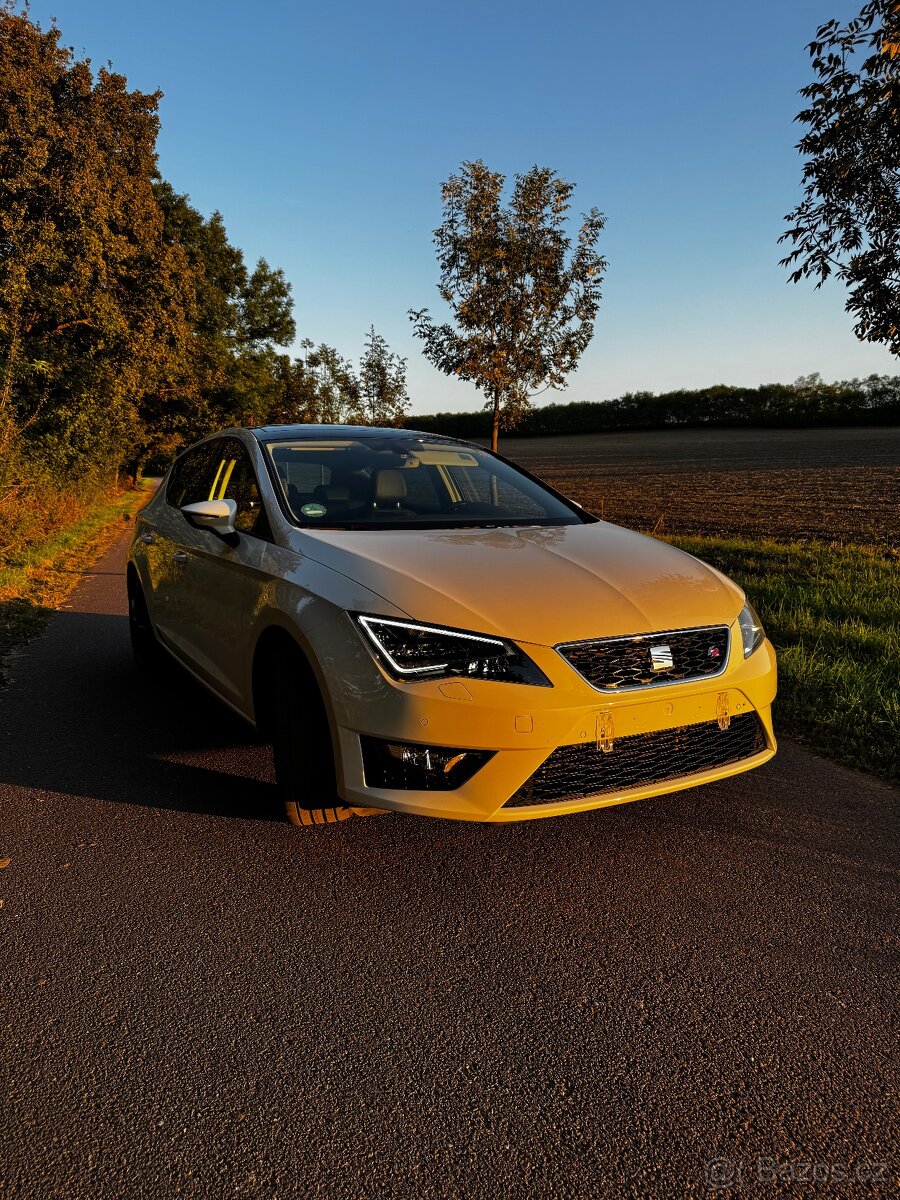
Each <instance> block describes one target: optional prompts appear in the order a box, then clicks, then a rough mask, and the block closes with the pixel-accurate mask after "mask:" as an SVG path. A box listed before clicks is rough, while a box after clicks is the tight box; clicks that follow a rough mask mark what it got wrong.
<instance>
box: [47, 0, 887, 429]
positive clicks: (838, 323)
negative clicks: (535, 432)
mask: <svg viewBox="0 0 900 1200" xmlns="http://www.w3.org/2000/svg"><path fill="white" fill-rule="evenodd" d="M859 7H860V0H853V2H851V3H849V4H848V3H846V2H844V0H753V3H752V4H731V3H723V0H703V2H699V0H681V2H680V3H677V4H673V3H672V2H671V0H667V2H662V0H645V2H644V3H643V4H641V5H633V4H629V3H621V2H620V3H616V4H613V3H610V2H608V0H596V2H595V3H574V2H570V0H558V2H557V3H544V4H536V3H532V2H531V0H524V2H519V3H512V2H510V0H482V2H481V3H471V2H470V0H462V2H460V0H457V2H456V3H454V4H453V5H437V4H435V3H428V0H420V2H419V3H408V2H406V0H397V2H391V0H388V2H386V3H382V4H375V3H371V4H363V3H357V2H352V3H351V2H346V3H342V2H341V0H332V2H331V3H327V4H326V3H318V4H315V5H313V4H309V3H287V2H275V3H273V2H269V3H267V2H266V0H259V2H258V3H257V4H256V5H255V6H254V7H251V6H249V5H247V4H238V3H232V2H231V0H219V2H218V3H211V2H209V0H199V2H196V0H195V2H191V0H186V2H184V3H173V2H172V0H154V2H153V3H147V2H146V0H125V2H123V0H51V3H44V2H43V0H41V2H40V3H32V5H31V14H32V17H33V18H34V19H36V20H38V21H40V22H41V24H42V25H45V26H46V25H47V24H48V23H49V19H50V16H51V14H52V15H55V16H56V18H57V23H58V25H59V27H60V29H61V31H62V41H63V43H64V44H65V45H70V46H73V47H74V48H75V50H76V52H77V53H78V54H79V55H82V54H86V55H88V56H89V57H91V59H92V60H93V62H94V64H95V65H96V66H100V65H101V64H103V63H104V62H106V61H107V60H111V61H112V64H113V66H114V67H115V69H116V70H119V71H121V72H122V73H123V74H125V75H126V76H127V77H128V79H129V82H130V84H131V86H132V87H137V88H141V89H143V90H153V89H155V88H157V87H159V88H161V89H162V91H163V92H164V93H165V98H164V99H163V101H162V104H161V110H160V111H161V118H162V133H161V136H160V139H159V163H160V169H161V171H162V173H163V175H164V176H165V177H166V178H168V179H169V180H170V182H171V183H172V184H173V185H174V186H175V187H176V188H177V189H178V190H179V191H183V192H187V193H189V194H190V196H191V198H192V200H193V202H194V203H195V204H196V205H197V207H198V208H200V209H201V210H202V211H203V212H205V213H209V212H211V211H212V210H213V209H216V208H217V209H219V210H220V211H221V212H222V214H223V216H224V218H225V222H226V226H227V228H228V231H229V235H230V237H231V239H232V241H233V242H235V243H236V244H237V245H239V246H241V247H242V249H243V250H244V253H245V255H246V257H247V259H248V262H251V263H252V262H253V261H255V259H256V258H257V257H259V256H264V257H265V258H267V259H268V260H269V262H270V263H271V264H273V265H275V266H280V267H283V268H284V270H285V272H286V274H287V276H288V278H289V279H290V281H291V283H292V285H293V289H294V296H295V301H296V309H295V312H296V317H297V325H298V339H299V338H300V337H310V338H312V339H313V340H314V341H317V342H318V341H326V342H329V343H331V344H333V345H336V346H337V347H338V349H339V350H340V351H341V352H342V353H343V354H344V355H346V356H347V357H351V358H354V359H357V358H358V357H359V353H360V351H361V349H362V341H363V337H364V334H365V331H366V330H367V329H368V327H369V325H370V324H373V323H374V325H375V326H376V328H377V329H378V330H379V332H381V333H382V334H384V336H385V337H386V338H387V339H388V341H389V342H390V344H391V345H392V347H393V348H395V349H397V350H399V351H400V352H401V353H402V354H404V355H406V356H407V357H408V359H409V383H410V392H411V395H412V397H413V401H414V403H413V411H418V412H432V411H437V410H439V409H470V408H474V407H477V406H478V405H479V404H480V398H479V396H478V394H477V393H476V392H475V391H474V389H473V388H471V387H470V386H469V385H467V384H464V383H460V382H458V381H456V380H450V379H447V378H445V377H444V376H442V375H440V374H439V373H438V372H437V371H435V370H434V369H433V368H432V367H431V366H430V365H429V364H428V363H427V362H426V361H425V360H424V358H423V357H422V355H421V352H420V350H419V347H418V343H417V342H416V340H415V339H414V338H413V337H412V336H411V333H410V327H409V321H408V318H407V316H406V312H407V309H409V308H411V307H415V308H419V307H423V306H425V305H428V306H430V307H431V309H432V311H434V312H440V301H439V298H438V296H437V293H436V290H435V284H436V281H437V268H436V263H435V259H434V251H433V247H432V244H431V236H432V231H433V229H434V227H435V226H436V225H437V224H438V222H439V221H440V217H441V208H440V184H441V182H442V181H443V180H444V179H445V178H446V177H447V176H448V175H449V174H451V173H452V172H454V171H456V170H457V169H458V167H459V164H460V163H461V162H462V161H463V160H464V159H475V158H482V159H484V161H485V162H486V163H487V164H488V166H489V167H491V168H492V169H493V170H500V171H503V172H505V173H507V174H508V175H512V174H514V173H515V172H516V171H520V170H527V169H528V167H530V166H531V165H532V164H534V163H535V162H537V163H539V164H541V165H542V166H550V167H553V168H554V169H555V170H557V171H558V172H559V173H560V174H561V175H562V176H563V177H564V178H566V179H569V180H572V181H574V182H575V183H576V184H577V189H576V192H575V197H574V207H575V209H576V210H577V211H581V210H582V209H587V208H589V207H590V206H592V205H596V206H597V207H599V208H600V209H601V210H602V211H603V212H604V213H605V214H606V217H607V227H606V230H605V232H604V235H603V242H602V250H603V252H604V253H605V254H606V255H607V257H608V258H609V264H610V265H609V273H608V276H607V280H606V284H605V287H604V300H603V305H602V308H601V311H600V316H599V319H598V323H597V331H596V334H595V337H594V341H593V342H592V344H591V346H590V348H589V349H588V351H587V352H586V354H585V356H584V358H583V359H582V362H581V365H580V367H579V369H578V371H577V372H576V373H575V374H574V375H573V376H572V377H571V381H570V384H569V387H568V389H567V390H566V392H564V393H561V394H557V395H554V394H552V393H548V394H546V395H545V396H543V397H541V400H540V401H539V403H543V402H546V401H547V400H550V399H559V400H595V399H606V398H609V397H612V396H616V395H620V394H621V393H622V392H624V391H628V390H636V389H643V388H648V389H651V390H654V391H661V390H666V389H668V388H674V387H691V386H704V385H708V384H712V383H718V382H723V383H735V384H757V383H762V382H767V381H783V382H788V381H790V380H793V379H794V378H796V377H797V376H798V375H801V374H808V373H810V372H812V371H819V372H821V373H822V375H823V376H825V378H827V379H832V378H848V377H851V376H853V375H864V374H869V373H870V372H873V371H877V372H889V373H895V372H896V371H897V370H898V364H897V360H896V359H894V358H892V356H891V355H889V354H888V353H887V352H886V351H884V350H882V349H880V348H877V347H873V346H866V345H863V344H861V343H859V342H858V341H857V339H856V338H855V337H854V336H853V332H852V322H851V320H850V318H849V317H848V315H847V314H846V313H845V312H844V308H843V306H844V294H843V291H842V289H841V287H840V285H837V284H834V285H832V286H831V287H828V286H826V288H825V289H823V290H821V291H819V292H816V291H814V290H813V288H812V286H811V285H798V286H789V285H788V284H787V283H786V272H785V271H784V270H783V268H781V267H779V266H778V259H779V257H780V256H781V253H782V251H781V249H780V247H778V246H777V245H776V239H777V237H778V235H779V233H780V232H781V231H782V228H783V220H782V218H783V216H784V214H785V213H786V212H787V211H789V209H790V208H791V207H792V206H793V204H794V202H795V200H796V197H797V195H798V191H799V181H800V170H801V165H800V158H799V156H798V154H797V152H796V150H795V149H794V146H795V143H796V142H797V140H798V137H799V133H800V130H799V127H798V126H797V125H795V124H793V117H794V115H795V114H796V112H797V111H798V108H799V107H800V104H801V101H800V98H799V97H798V95H797V91H798V89H799V88H800V87H802V86H803V85H804V84H805V83H806V82H808V80H809V67H808V59H807V55H806V52H805V50H804V46H805V45H806V43H807V42H808V41H809V39H810V38H811V37H812V35H813V33H814V32H815V28H816V26H817V25H818V24H819V23H821V22H822V21H824V20H827V19H828V18H830V17H832V16H836V17H847V16H850V15H852V14H854V13H855V12H856V11H858V9H859Z"/></svg>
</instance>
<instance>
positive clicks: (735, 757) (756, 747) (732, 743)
mask: <svg viewBox="0 0 900 1200" xmlns="http://www.w3.org/2000/svg"><path fill="white" fill-rule="evenodd" d="M765 748H766V735H765V730H764V729H763V726H762V722H761V721H760V719H759V717H758V716H757V714H756V713H742V714H741V715H740V716H737V717H732V718H731V724H730V725H729V727H728V728H727V729H724V730H723V729H720V728H719V724H718V722H717V721H704V722H702V723H701V724H699V725H682V726H680V727H679V728H677V729H661V730H660V731H659V732H658V733H635V734H632V735H631V736H629V737H623V738H617V739H615V740H614V742H613V748H612V750H611V751H610V752H609V753H608V754H604V753H603V751H601V750H598V749H597V748H596V745H595V744H594V743H593V742H590V743H588V744H587V745H584V744H579V745H577V746H559V747H558V748H557V749H556V750H554V751H553V753H552V754H551V755H550V756H549V758H547V759H545V760H544V762H543V763H542V764H541V765H540V766H539V767H538V769H537V770H536V771H535V773H534V774H533V775H532V776H531V778H530V779H529V780H527V781H526V782H525V783H524V784H523V785H522V786H521V787H520V788H519V790H518V791H517V792H516V793H515V794H514V795H513V796H512V797H511V798H510V799H509V800H507V802H506V805H505V807H506V808H510V807H517V806H520V805H526V804H548V803H550V802H551V801H557V800H580V799H582V798H583V797H585V796H597V795H604V794H606V793H608V792H621V791H625V790H626V789H628V788H635V787H642V786H645V785H648V784H653V783H664V782H666V781H667V780H670V779H672V780H674V779H683V778H684V777H685V776H687V775H694V774H696V773H697V772H698V771H706V770H709V769H710V768H712V767H724V766H727V765H728V764H729V763H735V762H740V761H741V759H744V758H751V757H752V756H753V755H754V754H759V753H760V751H762V750H765Z"/></svg>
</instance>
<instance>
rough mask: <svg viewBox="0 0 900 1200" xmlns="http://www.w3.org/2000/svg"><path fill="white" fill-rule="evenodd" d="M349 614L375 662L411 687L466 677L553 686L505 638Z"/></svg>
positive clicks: (537, 668)
mask: <svg viewBox="0 0 900 1200" xmlns="http://www.w3.org/2000/svg"><path fill="white" fill-rule="evenodd" d="M351 615H352V616H353V619H354V620H355V621H356V623H357V625H358V626H359V628H360V629H361V630H362V632H363V635H364V637H365V640H366V642H367V644H368V646H369V648H370V649H371V650H372V652H373V653H374V655H375V657H376V658H377V660H378V661H379V662H380V663H381V665H382V666H383V667H384V669H385V671H387V673H388V674H389V675H391V676H392V677H393V678H394V679H400V680H403V681H405V682H407V683H409V682H412V681H415V680H418V679H447V678H450V677H452V676H460V675H464V676H467V677H469V678H472V679H492V680H496V681H498V682H502V683H530V684H534V685H535V686H537V687H552V686H553V685H552V684H551V682H550V680H549V679H548V678H547V676H546V675H545V674H544V673H543V671H542V670H541V669H540V668H539V667H538V666H537V665H536V664H535V663H533V662H532V661H531V659H530V658H529V657H528V655H527V654H524V653H523V652H522V651H521V650H520V649H519V647H518V646H516V645H514V644H513V643H512V642H507V641H505V640H503V639H502V638H493V637H485V636H484V634H480V633H468V632H466V631H465V630H462V629H444V628H443V627H442V626H440V625H420V624H418V623H417V622H415V621H395V620H393V619H389V618H388V617H367V616H362V615H360V614H359V613H355V614H351Z"/></svg>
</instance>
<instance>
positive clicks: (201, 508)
mask: <svg viewBox="0 0 900 1200" xmlns="http://www.w3.org/2000/svg"><path fill="white" fill-rule="evenodd" d="M181 511H182V512H183V513H184V515H185V516H186V517H187V519H188V520H189V521H190V523H191V524H192V525H196V526H197V527H198V529H211V530H212V531H213V533H218V534H220V535H221V536H222V537H228V536H229V535H230V534H233V533H234V520H235V517H236V516H237V502H236V501H235V500H200V501H199V502H198V503H197V504H185V506H184V508H182V510H181Z"/></svg>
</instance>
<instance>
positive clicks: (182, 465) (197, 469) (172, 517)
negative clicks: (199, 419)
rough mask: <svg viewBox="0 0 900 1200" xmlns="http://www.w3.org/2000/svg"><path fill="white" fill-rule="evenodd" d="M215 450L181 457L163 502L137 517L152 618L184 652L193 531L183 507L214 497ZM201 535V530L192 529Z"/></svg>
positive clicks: (205, 446) (208, 447)
mask: <svg viewBox="0 0 900 1200" xmlns="http://www.w3.org/2000/svg"><path fill="white" fill-rule="evenodd" d="M213 469H214V468H213V448H212V444H211V443H209V442H203V443H201V444H200V445H199V446H194V447H193V448H192V449H190V450H187V451H186V452H185V453H184V454H182V455H181V456H180V457H179V458H178V460H177V462H176V463H175V465H174V466H173V467H172V470H171V472H170V473H169V477H168V479H167V480H166V484H165V493H164V496H163V503H162V504H156V505H153V506H152V508H151V509H144V511H143V512H142V513H141V514H140V516H139V518H138V522H139V525H138V530H139V536H140V539H141V542H142V554H143V558H144V561H145V564H146V579H145V584H146V585H147V586H146V596H147V605H148V608H149V610H150V617H151V620H152V621H153V624H154V626H155V627H156V631H157V633H158V634H159V636H160V637H161V638H162V640H163V641H164V642H165V643H166V644H167V645H168V646H169V648H170V649H172V650H174V651H175V652H176V653H177V654H179V655H182V654H183V647H182V645H181V639H180V635H179V632H178V631H179V630H180V629H181V628H182V627H183V626H184V624H185V617H184V614H183V613H182V612H181V611H180V610H181V608H182V607H183V605H184V603H185V594H184V587H183V585H184V582H185V580H184V568H185V566H186V565H187V561H188V547H187V543H188V542H190V541H193V538H192V537H191V532H192V531H191V527H190V525H189V524H188V521H187V518H186V517H185V516H184V515H183V514H182V512H181V511H180V510H181V507H182V505H185V504H194V503H196V502H197V501H198V500H207V499H208V498H209V492H210V488H211V486H212V481H213ZM193 532H197V531H193Z"/></svg>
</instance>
